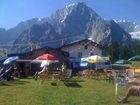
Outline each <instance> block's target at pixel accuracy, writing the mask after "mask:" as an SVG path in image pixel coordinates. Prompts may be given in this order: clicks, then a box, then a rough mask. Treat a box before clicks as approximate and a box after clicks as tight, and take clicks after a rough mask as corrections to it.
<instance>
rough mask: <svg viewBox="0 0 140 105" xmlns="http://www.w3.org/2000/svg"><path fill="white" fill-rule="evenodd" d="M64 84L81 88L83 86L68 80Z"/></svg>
mask: <svg viewBox="0 0 140 105" xmlns="http://www.w3.org/2000/svg"><path fill="white" fill-rule="evenodd" d="M64 84H65V85H66V86H67V87H73V88H81V87H82V86H81V85H79V84H78V83H77V82H69V81H66V82H64Z"/></svg>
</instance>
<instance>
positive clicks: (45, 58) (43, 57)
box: [35, 54, 58, 67]
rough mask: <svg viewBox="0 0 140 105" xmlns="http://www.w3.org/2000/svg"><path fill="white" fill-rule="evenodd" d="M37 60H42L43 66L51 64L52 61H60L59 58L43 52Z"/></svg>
mask: <svg viewBox="0 0 140 105" xmlns="http://www.w3.org/2000/svg"><path fill="white" fill-rule="evenodd" d="M35 60H39V61H41V62H42V63H41V67H44V66H46V65H49V64H50V63H55V62H58V58H57V57H55V56H54V55H51V54H43V55H41V56H39V57H37V58H36V59H35Z"/></svg>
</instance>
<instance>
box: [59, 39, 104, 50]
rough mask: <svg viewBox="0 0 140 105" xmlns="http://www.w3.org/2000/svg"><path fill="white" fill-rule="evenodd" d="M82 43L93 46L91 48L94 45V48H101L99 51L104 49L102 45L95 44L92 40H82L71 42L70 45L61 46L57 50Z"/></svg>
mask: <svg viewBox="0 0 140 105" xmlns="http://www.w3.org/2000/svg"><path fill="white" fill-rule="evenodd" d="M83 42H86V43H89V44H91V45H93V46H94V45H96V46H98V47H99V48H101V49H103V48H104V47H103V46H102V45H100V44H98V43H96V42H95V41H93V40H89V39H84V40H80V41H74V42H72V43H70V44H67V45H63V46H61V47H60V48H59V49H61V48H64V47H69V46H73V45H76V44H79V43H83Z"/></svg>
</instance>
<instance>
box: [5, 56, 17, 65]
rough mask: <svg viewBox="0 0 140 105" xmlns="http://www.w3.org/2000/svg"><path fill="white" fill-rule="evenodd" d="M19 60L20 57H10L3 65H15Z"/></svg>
mask: <svg viewBox="0 0 140 105" xmlns="http://www.w3.org/2000/svg"><path fill="white" fill-rule="evenodd" d="M17 59H19V57H18V56H13V57H9V58H7V59H6V60H5V61H4V62H3V65H8V64H12V63H15V61H16V60H17Z"/></svg>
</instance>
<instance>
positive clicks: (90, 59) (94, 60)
mask: <svg viewBox="0 0 140 105" xmlns="http://www.w3.org/2000/svg"><path fill="white" fill-rule="evenodd" d="M81 61H87V62H89V63H102V62H104V59H103V58H102V57H101V56H98V55H93V56H89V57H87V58H82V59H81Z"/></svg>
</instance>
